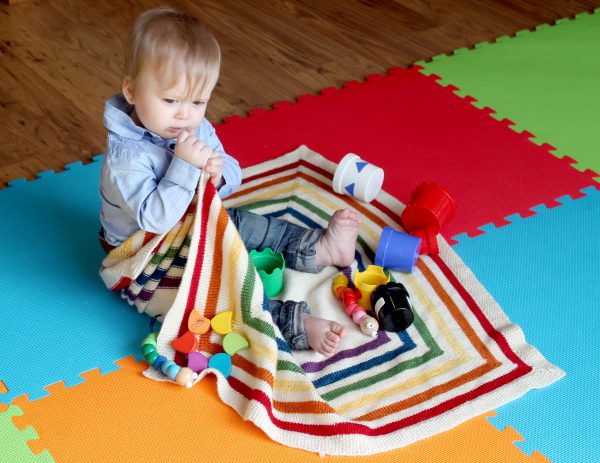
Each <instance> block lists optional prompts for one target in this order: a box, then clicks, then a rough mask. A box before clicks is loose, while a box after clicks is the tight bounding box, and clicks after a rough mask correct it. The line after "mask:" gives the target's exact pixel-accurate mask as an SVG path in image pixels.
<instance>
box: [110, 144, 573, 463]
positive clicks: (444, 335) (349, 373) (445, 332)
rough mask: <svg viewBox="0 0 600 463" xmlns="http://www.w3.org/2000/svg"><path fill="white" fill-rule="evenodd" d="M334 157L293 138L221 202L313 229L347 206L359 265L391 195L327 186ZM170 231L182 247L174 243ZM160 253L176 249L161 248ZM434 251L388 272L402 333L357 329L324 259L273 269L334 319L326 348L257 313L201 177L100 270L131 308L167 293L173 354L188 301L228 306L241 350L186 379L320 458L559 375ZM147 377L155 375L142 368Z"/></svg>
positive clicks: (368, 256)
mask: <svg viewBox="0 0 600 463" xmlns="http://www.w3.org/2000/svg"><path fill="white" fill-rule="evenodd" d="M335 167H336V166H335V165H334V164H333V163H331V162H330V161H328V160H327V159H325V158H323V157H322V156H320V155H318V154H317V153H314V152H312V151H310V150H309V149H308V148H306V147H300V148H298V149H297V150H296V151H294V152H292V153H289V154H287V155H285V156H282V157H280V158H277V159H275V160H273V161H269V162H267V163H263V164H260V165H257V166H253V167H250V168H248V169H246V170H245V171H244V178H245V179H246V181H245V183H244V184H243V185H242V187H241V188H240V190H239V191H238V192H236V193H235V194H234V195H232V196H231V197H230V198H228V199H227V201H226V202H225V206H226V207H234V206H235V207H244V208H248V209H251V210H253V211H254V212H257V213H260V214H269V215H273V216H278V217H281V218H283V219H286V220H289V221H291V222H294V223H298V224H304V225H306V224H318V225H319V226H325V225H326V223H327V221H328V219H329V217H330V216H331V214H332V213H333V212H334V211H335V210H336V209H339V208H343V207H352V208H354V209H356V210H358V211H359V212H360V213H361V214H362V215H363V222H362V225H361V230H360V236H359V240H358V252H357V259H356V262H355V263H354V265H353V267H354V268H363V267H364V266H366V265H368V264H370V263H371V261H372V257H373V249H375V247H376V245H377V242H378V239H379V236H380V234H381V231H382V228H383V227H384V226H385V225H389V226H392V227H395V228H400V226H399V215H400V214H401V212H402V209H403V205H402V204H401V203H399V202H398V201H397V200H395V199H394V198H392V197H391V196H389V195H387V194H386V193H384V192H382V193H380V195H379V196H378V197H377V199H376V200H375V201H373V202H372V203H370V204H363V203H357V202H355V201H354V200H352V199H351V198H349V197H347V196H339V195H337V194H335V193H333V191H332V189H331V180H332V177H333V172H334V170H335ZM186 227H187V228H186ZM182 230H187V232H186V236H189V240H188V241H189V245H180V244H182V243H185V240H184V239H183V238H182V236H181V234H182V233H183V232H182ZM178 240H179V241H178ZM144 243H145V244H144ZM173 249H180V250H181V252H180V254H179V255H176V256H175V255H172V250H173ZM440 250H441V252H440V255H439V256H436V257H429V256H421V257H420V259H419V261H418V263H417V266H416V268H415V270H414V271H413V273H411V274H402V273H396V272H391V275H392V277H393V278H394V279H395V280H396V281H400V282H402V283H403V284H404V285H405V286H406V287H407V289H408V291H409V293H410V294H411V299H412V302H413V304H414V309H415V323H413V325H411V326H410V327H409V328H408V329H407V330H406V331H405V332H401V333H388V332H380V333H379V336H378V337H377V338H376V339H373V338H370V337H368V336H365V335H364V334H362V333H361V332H360V330H359V329H358V328H357V326H356V325H354V323H353V322H352V321H351V319H350V318H349V317H347V316H346V314H345V313H344V311H343V309H342V307H341V305H340V302H339V301H338V300H336V299H335V297H334V295H333V294H332V291H331V282H332V279H333V277H334V276H335V275H336V274H337V273H338V270H337V269H335V268H326V269H324V270H323V271H322V272H321V273H319V274H316V275H315V274H304V273H300V272H296V271H293V270H286V272H285V284H284V290H283V292H282V294H280V295H279V296H278V297H279V298H282V299H294V300H306V301H307V302H308V303H309V305H310V306H311V309H312V311H313V313H314V314H315V315H317V316H321V317H325V318H329V319H334V320H336V321H339V322H340V323H342V324H344V325H345V326H346V328H347V333H348V334H347V335H346V337H345V338H344V339H343V340H342V344H341V346H340V349H339V351H338V352H337V353H336V354H335V355H334V356H333V357H331V358H324V357H322V356H320V355H319V354H317V353H315V352H313V351H294V352H292V351H290V350H289V348H287V346H286V345H285V343H284V342H283V340H282V338H281V334H280V333H279V330H278V328H277V327H276V326H274V325H273V323H272V320H271V317H270V314H269V313H268V312H267V311H265V310H264V309H263V302H264V299H263V298H264V292H263V288H262V285H261V283H260V278H259V277H258V275H257V273H256V271H255V269H254V266H253V265H252V263H251V261H250V259H249V256H248V253H247V251H246V250H245V248H244V246H243V243H242V242H241V240H240V238H239V235H238V233H237V231H236V230H235V228H234V226H233V225H232V224H231V223H230V222H229V220H228V216H227V214H226V213H225V212H224V210H223V209H222V204H221V201H220V199H219V197H218V196H217V195H216V193H215V191H214V189H213V188H212V187H210V186H208V187H207V184H206V180H203V181H201V182H200V186H199V189H198V195H197V203H195V204H194V206H193V207H191V208H190V211H189V214H187V215H186V216H185V217H184V218H183V222H182V223H180V224H179V225H178V226H177V227H175V229H174V230H172V232H169V233H168V234H167V235H165V236H148V234H145V233H143V232H139V233H138V236H135V235H134V236H133V237H132V238H131V239H130V240H128V241H127V242H126V243H124V244H123V245H122V246H121V247H120V248H118V249H117V250H115V251H113V254H111V255H109V256H107V259H106V260H105V262H104V266H103V268H102V270H101V273H102V276H103V278H104V281H105V283H106V285H107V286H108V287H109V288H115V289H121V290H122V291H123V294H124V297H126V298H128V300H129V301H130V302H131V303H133V304H135V305H136V306H138V309H140V310H144V311H147V312H150V313H154V312H155V311H159V310H163V311H164V310H165V304H166V303H167V301H170V302H168V307H170V309H169V310H168V313H167V315H166V316H165V319H164V322H163V325H162V328H161V331H160V334H159V336H158V341H157V347H158V350H159V352H160V353H161V354H162V355H165V356H166V357H167V358H170V359H173V358H175V352H174V351H173V349H172V347H171V340H173V339H174V338H176V337H178V336H179V335H180V334H181V333H182V332H184V331H185V330H186V324H187V317H188V315H189V313H190V311H191V310H192V309H196V310H199V311H201V312H202V313H203V314H204V316H205V317H207V318H212V317H213V316H215V315H216V314H217V313H220V312H222V311H225V310H232V311H233V312H234V329H235V331H236V332H238V333H240V334H242V335H243V336H244V337H245V338H246V339H248V340H249V342H250V348H249V349H246V350H244V351H241V352H239V353H237V354H235V355H234V356H233V367H232V371H231V374H230V376H229V378H227V379H226V378H225V377H223V376H222V375H221V374H220V373H218V372H217V371H216V370H212V369H209V370H205V371H204V372H203V373H202V374H201V375H200V378H199V379H198V380H200V379H201V378H202V377H203V376H204V375H206V374H208V373H214V374H216V375H217V388H218V392H219V395H220V397H221V399H222V400H223V401H224V402H225V403H227V404H228V405H230V406H231V407H233V408H234V409H235V410H236V411H237V412H238V413H239V414H240V415H241V416H242V417H243V418H244V419H246V420H250V421H252V422H254V423H255V424H256V425H257V426H259V427H260V428H261V429H262V430H263V431H264V432H266V433H267V434H268V435H269V436H270V437H271V438H272V439H274V440H275V441H277V442H281V443H283V444H285V445H289V446H292V447H298V448H302V449H305V450H309V451H312V452H320V453H325V454H333V455H365V454H372V453H378V452H383V451H387V450H391V449H394V448H398V447H402V446H404V445H407V444H410V443H412V442H414V441H416V440H419V439H423V438H426V437H428V436H431V435H433V434H436V433H439V432H441V431H444V430H447V429H449V428H452V427H454V426H456V425H458V424H460V423H462V422H464V421H466V420H468V419H470V418H472V417H475V416H477V415H480V414H481V413H484V412H486V411H488V410H490V409H492V408H495V407H498V406H500V405H502V404H504V403H507V402H509V401H511V400H514V399H515V398H517V397H520V396H521V395H523V394H524V393H525V392H527V391H528V390H529V389H532V388H540V387H544V386H546V385H549V384H551V383H552V382H554V381H556V380H557V379H558V378H560V377H561V376H562V375H563V372H562V371H561V370H560V369H559V368H557V367H555V366H553V365H551V364H549V363H548V362H547V361H546V360H545V359H544V358H543V357H542V355H541V354H540V353H539V352H538V351H537V350H536V349H535V348H534V347H532V346H530V345H528V344H527V343H526V342H525V339H524V336H523V333H522V332H521V330H520V329H519V328H518V327H517V326H515V325H513V324H511V323H510V321H509V320H508V319H507V317H506V315H505V314H504V313H503V312H502V310H501V308H500V307H499V306H498V304H497V303H496V302H495V301H494V300H493V299H492V297H491V296H490V295H489V294H488V293H487V292H486V291H485V289H484V288H483V287H482V286H481V285H480V284H479V283H478V282H477V280H476V279H475V277H474V275H473V274H472V273H471V272H470V271H469V269H468V268H467V267H466V266H465V265H464V264H463V263H462V261H461V260H460V259H459V258H458V256H457V255H456V254H455V253H454V252H453V250H452V249H451V248H450V247H449V246H448V245H447V244H446V243H445V242H443V241H442V240H441V239H440ZM168 252H171V255H170V257H169V259H166V258H163V257H161V258H157V261H156V262H153V256H155V255H156V254H162V255H165V254H166V253H168ZM166 262H171V263H172V262H177V263H178V264H181V263H182V262H184V263H185V265H184V269H183V270H182V269H181V268H178V269H176V270H173V269H171V268H168V267H165V265H166V264H165V263H166ZM146 267H148V268H147V269H146ZM152 275H153V276H154V277H158V276H160V275H163V276H164V278H171V279H170V282H171V283H172V282H173V281H177V282H178V283H179V287H178V289H177V290H174V289H170V288H169V287H162V286H161V281H162V280H158V281H154V280H156V278H155V279H154V280H153V278H152ZM164 278H163V279H164ZM167 286H169V285H167ZM157 301H158V302H157ZM142 335H143V333H142V334H141V335H140V336H142ZM221 342H222V338H221V337H220V336H218V335H216V334H214V333H213V334H207V335H202V337H201V339H200V347H199V350H200V351H202V352H203V353H205V354H206V355H207V356H211V355H214V354H216V353H218V352H221V351H222V346H221ZM146 374H147V376H149V377H151V378H154V379H164V377H163V376H161V375H159V374H158V373H156V372H155V371H153V370H152V369H149V370H148V371H147V373H146ZM189 393H190V394H193V389H192V390H191V391H190V392H189Z"/></svg>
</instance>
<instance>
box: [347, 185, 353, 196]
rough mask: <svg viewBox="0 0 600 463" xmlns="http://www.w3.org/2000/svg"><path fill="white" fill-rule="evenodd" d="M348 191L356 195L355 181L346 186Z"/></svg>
mask: <svg viewBox="0 0 600 463" xmlns="http://www.w3.org/2000/svg"><path fill="white" fill-rule="evenodd" d="M346 191H347V192H348V193H350V194H351V195H352V196H354V183H351V184H350V185H348V186H347V187H346Z"/></svg>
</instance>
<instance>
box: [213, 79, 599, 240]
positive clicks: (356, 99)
mask: <svg viewBox="0 0 600 463" xmlns="http://www.w3.org/2000/svg"><path fill="white" fill-rule="evenodd" d="M273 107H274V109H272V110H268V111H260V110H257V111H252V112H251V114H250V115H249V116H248V117H238V116H235V117H231V118H228V119H227V120H226V121H225V122H224V123H223V124H221V125H219V126H218V127H217V131H218V134H219V136H220V137H221V139H222V141H223V143H224V145H225V148H226V150H227V151H228V152H229V153H230V154H232V155H233V156H235V157H236V158H238V159H239V161H240V163H241V164H242V166H247V165H251V164H256V163H258V162H262V161H265V160H268V159H271V158H273V157H276V156H279V155H281V154H283V153H286V152H289V151H291V150H293V149H295V148H297V147H298V146H299V145H302V144H305V145H308V146H309V147H310V148H311V149H313V150H315V151H317V152H319V153H321V154H322V155H324V156H326V157H327V158H329V159H330V160H332V161H334V162H338V161H339V160H340V159H341V158H342V157H343V156H344V154H346V153H348V152H354V153H356V154H358V155H360V156H361V157H362V158H363V159H364V160H367V161H369V162H371V163H373V164H376V165H379V166H380V167H382V168H383V169H384V170H385V175H386V176H385V182H384V186H383V188H384V189H385V190H386V191H388V192H389V193H391V194H393V195H394V196H396V197H397V198H398V199H399V200H401V201H402V202H404V203H406V202H407V200H408V198H409V196H410V193H411V191H412V190H413V189H414V188H415V187H416V186H417V185H418V184H420V183H421V182H423V181H436V182H438V183H440V184H441V185H443V186H445V187H446V188H447V189H448V191H450V192H451V193H452V194H453V195H454V196H455V197H456V200H457V205H458V209H457V214H456V217H455V218H454V219H453V220H452V221H451V222H450V223H449V224H447V225H446V226H445V228H444V229H443V231H442V232H443V235H444V236H445V237H446V238H447V239H450V238H451V237H452V236H455V235H457V234H460V233H468V234H469V235H471V236H474V235H477V234H479V233H481V232H480V231H479V230H478V227H480V226H482V225H484V224H488V223H493V224H496V225H497V226H502V225H503V224H505V223H506V221H505V220H504V218H505V217H507V216H509V215H512V214H515V213H520V214H522V215H528V214H530V213H531V211H530V210H529V208H531V207H533V206H536V205H539V204H546V205H548V206H551V205H552V204H553V203H554V199H555V198H557V197H560V196H564V195H572V196H573V197H577V196H578V195H579V190H581V189H582V188H584V187H587V186H590V185H596V182H594V181H593V175H592V174H591V173H590V172H579V171H577V170H576V169H574V168H572V167H571V165H570V162H569V160H568V159H559V158H557V157H555V156H552V155H551V154H550V153H549V152H548V149H549V147H548V146H538V145H536V144H534V143H532V142H531V141H530V140H529V138H528V134H527V133H522V134H521V133H516V132H514V131H513V130H511V129H510V127H509V125H508V124H504V123H502V122H499V121H497V120H495V119H494V118H492V117H490V115H489V112H486V111H482V110H480V109H477V108H476V107H474V106H473V105H472V104H471V102H470V101H469V100H465V99H462V98H460V97H458V96H456V95H455V94H454V93H453V91H452V89H449V88H445V87H442V86H441V85H439V84H438V83H437V82H436V81H435V78H434V77H428V76H424V75H422V74H421V73H420V72H418V68H417V67H414V68H410V69H408V70H405V69H394V70H392V71H391V72H390V73H389V74H388V75H385V76H382V75H374V76H370V77H369V78H367V79H366V81H365V82H363V83H358V82H351V83H348V84H346V85H345V86H344V87H343V88H341V89H326V90H324V91H322V92H321V94H320V95H319V96H312V97H311V96H309V95H303V96H302V97H299V98H298V100H297V101H296V102H294V103H290V102H280V103H277V104H275V105H273Z"/></svg>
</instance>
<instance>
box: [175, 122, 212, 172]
mask: <svg viewBox="0 0 600 463" xmlns="http://www.w3.org/2000/svg"><path fill="white" fill-rule="evenodd" d="M212 153H213V150H212V149H211V148H210V147H208V146H206V145H205V144H204V142H203V141H202V140H200V139H198V138H196V135H195V134H194V133H193V132H192V131H188V130H183V131H182V132H181V133H180V134H179V136H178V137H177V142H176V144H175V156H177V157H179V158H181V159H183V160H184V161H187V162H189V163H190V164H192V165H194V166H196V167H198V168H199V169H202V168H203V167H204V166H205V165H206V162H207V160H208V158H209V157H210V156H211V154H212Z"/></svg>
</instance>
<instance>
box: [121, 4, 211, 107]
mask: <svg viewBox="0 0 600 463" xmlns="http://www.w3.org/2000/svg"><path fill="white" fill-rule="evenodd" d="M220 65H221V51H220V50H219V45H218V43H217V41H216V39H215V38H214V36H213V35H212V34H211V32H210V31H209V30H208V29H207V28H206V26H205V25H204V24H202V23H201V22H200V21H198V20H197V19H196V18H194V17H193V16H190V15H189V14H187V13H184V12H182V11H178V10H175V9H173V8H167V7H160V8H153V9H151V10H148V11H146V12H144V13H142V14H141V15H140V16H139V17H138V18H137V19H136V21H135V23H134V25H133V29H132V30H131V33H130V35H129V41H128V44H127V48H126V53H125V70H124V76H125V77H129V79H131V84H132V86H133V89H135V84H136V79H137V78H138V76H139V75H140V73H141V72H142V71H143V70H144V69H149V70H152V71H153V72H156V73H158V74H159V75H160V76H161V78H162V79H163V80H164V83H165V84H166V85H169V86H172V85H174V84H175V83H176V82H177V81H178V79H179V78H182V77H183V78H185V80H186V85H187V89H186V93H187V95H186V96H187V97H188V98H190V97H191V96H192V95H194V94H198V93H203V92H204V90H205V89H207V88H210V87H212V86H214V85H215V84H216V82H217V79H218V77H219V68H220ZM134 91H135V90H134Z"/></svg>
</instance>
